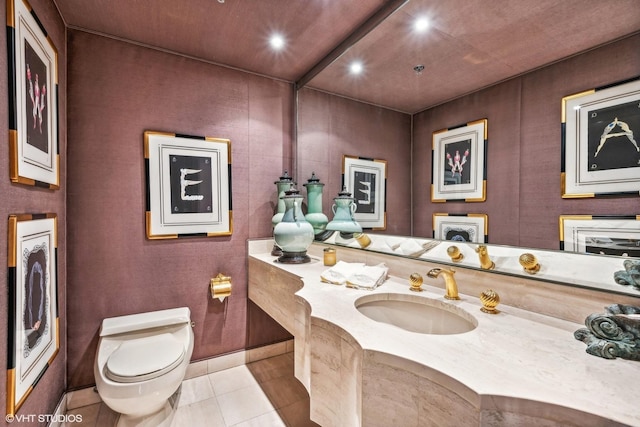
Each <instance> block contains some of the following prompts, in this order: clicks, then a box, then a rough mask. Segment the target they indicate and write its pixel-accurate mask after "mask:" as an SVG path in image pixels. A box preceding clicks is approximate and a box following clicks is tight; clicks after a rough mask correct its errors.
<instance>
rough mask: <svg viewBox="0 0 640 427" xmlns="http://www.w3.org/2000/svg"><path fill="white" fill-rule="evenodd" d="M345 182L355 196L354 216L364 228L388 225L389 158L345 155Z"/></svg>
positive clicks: (381, 228)
mask: <svg viewBox="0 0 640 427" xmlns="http://www.w3.org/2000/svg"><path fill="white" fill-rule="evenodd" d="M342 160H343V163H342V164H343V169H342V180H343V185H344V186H345V187H346V189H347V190H348V191H349V192H350V193H351V195H352V196H353V198H354V199H355V200H354V203H355V205H356V207H357V209H356V211H355V213H354V215H353V216H354V218H355V220H356V221H357V222H358V223H359V224H360V225H361V226H362V227H363V228H371V229H374V230H384V229H386V228H387V212H386V194H385V192H386V186H387V162H386V160H378V159H369V158H364V157H353V156H346V155H345V156H343V159H342Z"/></svg>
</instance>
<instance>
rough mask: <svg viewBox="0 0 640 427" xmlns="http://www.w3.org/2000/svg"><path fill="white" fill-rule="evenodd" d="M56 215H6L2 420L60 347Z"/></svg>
mask: <svg viewBox="0 0 640 427" xmlns="http://www.w3.org/2000/svg"><path fill="white" fill-rule="evenodd" d="M57 224H58V218H57V215H56V214H53V213H48V214H40V215H32V214H25V215H10V216H9V228H8V232H9V233H8V234H9V242H8V243H9V245H8V262H7V266H8V274H7V275H8V282H9V283H8V285H9V304H8V306H9V310H8V311H9V316H8V318H9V321H8V331H9V340H8V349H7V350H8V351H7V362H8V363H7V421H9V422H11V420H12V419H13V416H14V415H15V413H16V411H17V410H18V409H19V408H20V407H21V406H22V404H23V403H24V402H25V400H26V399H27V397H28V396H29V394H30V393H31V391H32V390H33V388H34V387H35V386H36V384H37V383H38V381H39V380H40V378H41V377H42V375H44V373H45V371H46V370H47V368H48V367H49V365H51V363H52V362H53V360H54V359H55V357H56V355H57V354H58V350H59V348H60V331H59V315H58V284H57V282H58V280H57V258H58V254H57V251H58V239H57V233H58V231H57V229H58V227H57Z"/></svg>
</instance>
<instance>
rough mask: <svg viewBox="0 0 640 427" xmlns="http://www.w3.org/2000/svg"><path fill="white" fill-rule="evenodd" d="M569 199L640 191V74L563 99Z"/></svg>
mask: <svg viewBox="0 0 640 427" xmlns="http://www.w3.org/2000/svg"><path fill="white" fill-rule="evenodd" d="M561 128H562V170H561V175H560V176H561V192H562V197H563V198H580V197H598V196H611V195H636V196H637V195H639V194H640V77H637V78H635V79H632V80H628V81H626V82H624V83H619V84H615V85H611V86H607V87H604V88H597V89H592V90H589V91H586V92H581V93H578V94H575V95H570V96H567V97H564V98H563V99H562V123H561Z"/></svg>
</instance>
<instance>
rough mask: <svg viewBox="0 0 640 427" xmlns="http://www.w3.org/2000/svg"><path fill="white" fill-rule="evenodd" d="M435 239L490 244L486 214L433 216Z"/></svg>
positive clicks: (444, 214)
mask: <svg viewBox="0 0 640 427" xmlns="http://www.w3.org/2000/svg"><path fill="white" fill-rule="evenodd" d="M433 238H434V239H439V240H452V241H456V242H474V243H488V242H489V222H488V217H487V215H486V214H449V213H434V214H433Z"/></svg>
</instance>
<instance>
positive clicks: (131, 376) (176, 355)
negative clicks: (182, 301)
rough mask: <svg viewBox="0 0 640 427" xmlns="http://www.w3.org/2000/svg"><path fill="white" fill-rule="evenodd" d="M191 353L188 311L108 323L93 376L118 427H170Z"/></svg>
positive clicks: (102, 330)
mask: <svg viewBox="0 0 640 427" xmlns="http://www.w3.org/2000/svg"><path fill="white" fill-rule="evenodd" d="M192 353H193V330H192V329H191V312H190V311H189V308H188V307H181V308H174V309H169V310H160V311H153V312H149V313H140V314H132V315H128V316H120V317H112V318H109V319H104V320H103V321H102V327H101V328H100V340H99V342H98V351H97V353H96V360H95V363H94V367H93V372H94V375H95V380H96V387H97V389H98V393H99V394H100V397H101V398H102V401H103V402H104V403H105V404H107V406H109V407H110V408H111V409H112V410H114V411H115V412H119V413H120V414H121V415H120V418H119V420H118V426H160V425H164V424H167V425H168V424H169V423H170V421H171V418H172V416H173V411H172V408H171V405H170V403H169V398H170V397H171V396H172V395H173V394H174V393H175V392H176V391H177V390H178V388H179V387H180V385H181V383H182V380H183V379H184V376H185V373H186V370H187V366H188V365H189V361H190V359H191V354H192Z"/></svg>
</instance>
